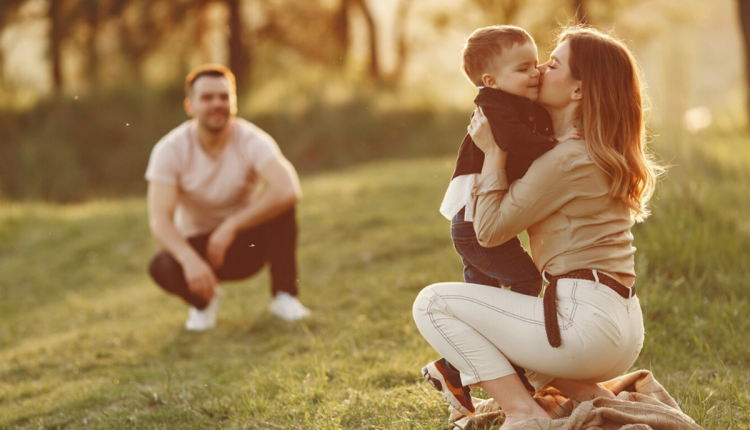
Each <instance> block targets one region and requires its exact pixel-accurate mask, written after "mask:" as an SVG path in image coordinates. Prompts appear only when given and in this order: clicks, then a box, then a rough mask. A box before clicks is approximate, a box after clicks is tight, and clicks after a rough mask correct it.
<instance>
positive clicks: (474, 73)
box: [461, 25, 534, 86]
mask: <svg viewBox="0 0 750 430" xmlns="http://www.w3.org/2000/svg"><path fill="white" fill-rule="evenodd" d="M526 42H531V43H534V38H532V37H531V35H530V34H529V33H528V32H527V31H526V30H524V29H523V28H521V27H516V26H515V25H493V26H490V27H483V28H478V29H476V30H474V32H473V33H471V35H469V38H468V39H466V43H465V44H464V49H463V58H462V61H461V69H462V70H463V71H464V74H465V75H466V77H467V78H469V80H470V81H471V83H473V84H474V85H477V86H480V85H484V83H483V82H482V75H483V74H484V73H486V72H487V70H488V69H489V68H490V67H491V66H492V62H493V61H495V59H496V58H497V57H498V56H500V55H501V54H502V53H503V50H505V49H510V48H512V47H513V46H515V45H523V44H524V43H526Z"/></svg>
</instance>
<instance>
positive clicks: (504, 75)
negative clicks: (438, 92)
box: [422, 25, 575, 414]
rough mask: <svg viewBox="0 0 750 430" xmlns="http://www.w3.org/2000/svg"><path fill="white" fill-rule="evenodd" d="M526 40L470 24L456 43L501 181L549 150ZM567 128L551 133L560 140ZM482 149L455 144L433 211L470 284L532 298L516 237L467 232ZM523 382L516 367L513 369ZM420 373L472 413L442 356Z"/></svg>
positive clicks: (538, 286)
mask: <svg viewBox="0 0 750 430" xmlns="http://www.w3.org/2000/svg"><path fill="white" fill-rule="evenodd" d="M536 66H537V49H536V44H535V43H534V39H533V38H532V37H531V35H529V33H527V32H526V31H525V30H523V29H521V28H519V27H515V26H512V25H499V26H491V27H485V28H480V29H478V30H475V31H474V32H473V33H472V34H471V35H470V36H469V38H468V39H467V41H466V44H465V45H464V49H463V62H462V69H463V71H464V73H465V74H466V76H467V78H469V80H470V81H471V82H472V84H474V85H476V86H477V88H478V89H479V94H478V95H477V96H476V98H475V99H474V103H475V104H476V105H477V106H478V107H479V108H481V109H482V112H483V113H484V115H485V116H486V117H487V119H488V121H489V124H490V128H491V129H492V134H493V136H494V138H495V141H496V143H497V145H498V146H499V147H500V148H501V149H502V150H504V151H507V152H508V161H507V166H506V172H507V176H508V181H509V182H513V181H515V180H516V179H519V178H521V177H522V176H523V175H524V173H526V171H527V170H528V169H529V167H530V166H531V163H532V162H533V161H534V160H535V159H536V158H537V157H539V156H540V155H542V154H544V153H545V152H547V151H549V150H550V149H552V147H553V146H554V145H555V144H556V143H557V142H558V139H555V138H554V137H551V136H550V135H551V134H552V120H551V118H550V117H549V114H548V113H547V111H546V110H545V109H544V108H543V107H541V106H539V105H537V104H536V103H534V102H533V101H534V100H536V99H537V97H538V95H539V77H540V72H539V70H537V68H536ZM573 135H575V130H568V132H567V133H566V134H565V135H564V136H561V137H560V138H559V141H563V140H567V139H569V138H570V137H572V136H573ZM483 162H484V153H483V152H482V151H481V150H480V149H479V148H477V146H476V145H475V144H474V142H473V141H472V140H471V136H469V135H468V134H467V135H466V137H464V140H463V142H462V143H461V148H460V149H459V152H458V159H457V160H456V168H455V170H454V172H453V177H452V178H451V182H450V185H449V186H448V190H447V191H446V193H445V198H444V199H443V203H442V205H441V207H440V213H442V214H443V216H445V217H446V218H448V219H450V220H452V223H451V239H452V240H453V245H454V247H455V249H456V252H458V254H459V256H460V257H461V259H462V261H463V264H464V280H465V281H466V282H470V283H475V284H484V285H491V286H495V287H503V286H504V287H507V288H510V289H511V291H514V292H518V293H521V294H526V295H530V296H538V295H539V293H540V292H541V290H542V277H541V275H540V274H539V271H538V270H537V268H536V266H535V265H534V261H533V260H532V258H531V257H530V256H529V254H527V253H526V250H524V248H523V246H521V242H520V241H519V240H518V238H517V237H516V238H513V239H512V240H510V241H508V242H506V243H504V244H502V245H500V246H496V247H492V248H483V247H482V246H480V245H479V241H478V240H477V237H476V234H475V232H474V226H473V223H472V220H473V211H472V209H473V205H472V204H471V191H472V189H473V188H474V186H475V185H476V183H477V181H478V180H479V174H480V173H481V171H482V163H483ZM516 371H517V372H518V373H519V376H521V380H522V381H524V382H525V383H526V384H527V387H529V386H528V382H527V381H526V378H525V376H524V374H523V369H521V368H518V367H517V368H516ZM422 375H423V376H424V377H425V379H426V380H427V381H428V382H430V383H431V384H432V385H433V386H434V387H435V388H436V389H438V390H439V391H442V392H443V396H444V397H445V398H446V400H448V401H449V402H450V404H451V405H452V406H453V407H454V408H455V409H457V410H458V411H460V412H462V413H464V414H470V413H473V412H474V406H473V405H472V403H471V395H470V389H469V387H464V386H463V385H462V384H461V375H460V373H459V372H458V370H456V369H455V368H454V367H453V366H451V365H450V363H448V362H447V361H446V360H445V359H444V358H443V359H440V360H438V361H436V362H433V363H430V364H428V365H427V366H425V367H424V368H423V369H422Z"/></svg>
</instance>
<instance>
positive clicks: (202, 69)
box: [185, 64, 237, 97]
mask: <svg viewBox="0 0 750 430" xmlns="http://www.w3.org/2000/svg"><path fill="white" fill-rule="evenodd" d="M203 76H212V77H216V78H220V77H224V78H227V80H228V81H229V86H230V91H231V92H232V93H234V92H236V91H237V87H236V83H235V79H234V73H232V71H231V70H229V69H228V68H227V67H224V66H222V65H221V64H204V65H202V66H198V67H196V68H195V69H193V70H192V71H191V72H190V73H188V75H187V77H186V78H185V96H186V97H190V94H191V93H192V91H193V85H194V84H195V81H197V80H198V78H200V77H203Z"/></svg>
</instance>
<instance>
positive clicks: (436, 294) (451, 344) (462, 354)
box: [427, 291, 481, 381]
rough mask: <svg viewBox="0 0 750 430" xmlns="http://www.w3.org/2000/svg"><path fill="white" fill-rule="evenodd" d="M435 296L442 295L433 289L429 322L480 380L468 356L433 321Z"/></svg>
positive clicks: (429, 308) (478, 379)
mask: <svg viewBox="0 0 750 430" xmlns="http://www.w3.org/2000/svg"><path fill="white" fill-rule="evenodd" d="M436 297H442V296H440V294H438V293H436V292H434V291H433V296H432V297H430V299H429V305H427V315H429V316H430V322H431V323H432V326H433V327H435V330H437V332H438V333H440V336H442V337H443V339H445V341H446V342H448V344H450V346H452V347H453V349H454V350H455V351H456V352H457V353H458V354H459V355H460V356H461V358H463V359H464V361H465V362H466V364H467V365H468V366H469V367H471V371H472V372H473V373H474V378H476V380H477V381H480V380H481V378H480V377H479V373H478V372H477V369H476V367H474V364H472V362H471V361H469V359H468V357H466V355H464V353H463V352H462V351H461V350H460V349H459V348H458V347H457V346H456V344H454V343H453V341H451V339H450V338H449V337H448V336H447V335H446V334H445V333H443V330H442V329H441V328H440V326H439V325H438V324H437V323H436V322H435V319H434V318H433V316H432V312H431V310H432V305H433V304H434V303H435V300H434V299H435V298H436Z"/></svg>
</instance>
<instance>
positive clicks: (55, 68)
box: [48, 0, 63, 94]
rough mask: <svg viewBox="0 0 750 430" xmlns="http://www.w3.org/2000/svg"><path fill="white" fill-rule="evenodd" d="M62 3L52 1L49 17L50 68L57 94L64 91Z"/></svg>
mask: <svg viewBox="0 0 750 430" xmlns="http://www.w3.org/2000/svg"><path fill="white" fill-rule="evenodd" d="M61 3H62V2H61V1H59V0H50V2H49V11H48V17H49V21H50V30H49V56H50V66H51V69H52V88H53V89H54V91H55V93H56V94H59V93H60V92H61V91H62V87H63V80H62V66H61V64H60V63H61V61H62V56H61V55H60V45H61V43H62V17H61V16H60V15H61V13H60V9H61Z"/></svg>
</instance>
